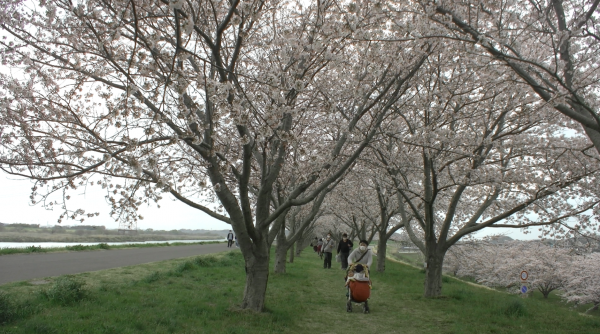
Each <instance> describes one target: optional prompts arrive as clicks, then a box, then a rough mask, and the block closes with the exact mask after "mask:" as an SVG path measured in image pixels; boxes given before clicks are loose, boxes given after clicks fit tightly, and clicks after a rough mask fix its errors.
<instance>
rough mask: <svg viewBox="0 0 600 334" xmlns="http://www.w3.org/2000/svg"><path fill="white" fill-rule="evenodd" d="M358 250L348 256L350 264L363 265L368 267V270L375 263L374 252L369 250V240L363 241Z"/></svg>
mask: <svg viewBox="0 0 600 334" xmlns="http://www.w3.org/2000/svg"><path fill="white" fill-rule="evenodd" d="M358 245H359V246H358V248H357V249H355V250H354V251H352V253H350V256H348V263H349V264H353V263H362V264H364V265H366V266H367V268H371V264H372V263H373V251H372V250H370V249H369V248H368V246H369V242H368V241H367V240H361V241H360V243H359V244H358Z"/></svg>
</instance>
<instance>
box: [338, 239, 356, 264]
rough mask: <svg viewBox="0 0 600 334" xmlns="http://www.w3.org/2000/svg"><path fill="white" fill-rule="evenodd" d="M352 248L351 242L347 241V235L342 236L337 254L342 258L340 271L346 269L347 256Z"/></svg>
mask: <svg viewBox="0 0 600 334" xmlns="http://www.w3.org/2000/svg"><path fill="white" fill-rule="evenodd" d="M352 247H354V244H353V243H352V240H349V239H348V234H346V233H344V234H342V241H340V243H339V244H338V248H337V253H338V254H340V256H341V258H342V269H344V270H346V269H348V255H350V251H351V250H352Z"/></svg>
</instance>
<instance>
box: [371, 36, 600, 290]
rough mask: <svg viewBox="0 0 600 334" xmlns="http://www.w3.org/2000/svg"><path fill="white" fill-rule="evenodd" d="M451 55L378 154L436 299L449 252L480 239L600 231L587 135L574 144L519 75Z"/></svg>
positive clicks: (425, 76) (430, 74) (400, 113)
mask: <svg viewBox="0 0 600 334" xmlns="http://www.w3.org/2000/svg"><path fill="white" fill-rule="evenodd" d="M445 46H446V47H445V48H443V49H444V52H440V53H436V55H435V56H431V57H430V58H429V59H428V61H427V63H426V64H425V66H426V69H423V70H422V71H421V72H420V75H419V79H420V80H422V81H419V82H420V83H421V84H416V85H415V86H413V87H414V91H411V92H410V93H407V94H414V95H413V96H414V99H412V100H411V99H404V100H403V101H400V102H401V103H399V104H398V105H397V106H395V114H396V115H397V118H396V119H395V121H394V122H391V121H390V122H386V123H383V124H382V130H381V131H382V133H383V134H384V136H386V137H387V140H393V141H394V143H393V145H388V144H386V145H379V147H378V152H379V158H380V160H381V163H382V164H383V165H384V166H386V170H387V173H388V175H389V177H390V179H391V180H392V181H393V182H394V183H395V185H396V188H397V191H398V196H399V197H400V198H399V203H400V207H401V208H402V207H403V205H402V203H404V205H405V208H406V211H408V212H410V214H411V215H413V216H414V223H411V224H406V225H405V229H406V230H407V233H408V234H409V235H410V236H411V239H412V240H413V242H414V243H415V244H416V245H417V246H418V247H419V248H420V249H421V251H422V252H423V253H424V254H425V257H426V263H427V267H426V271H427V274H426V282H425V296H427V297H435V296H439V295H440V294H441V274H442V267H443V261H444V256H445V254H446V252H447V251H448V249H449V248H450V247H452V245H454V244H456V243H457V242H458V241H459V240H461V238H463V237H465V236H467V235H469V234H471V233H473V232H476V231H479V230H481V229H484V228H489V227H510V228H528V227H532V226H548V229H549V230H550V232H549V233H550V235H551V236H552V235H554V234H561V233H565V232H567V231H568V230H570V228H573V229H575V230H577V229H579V228H580V227H582V228H594V229H595V228H596V227H597V223H596V222H595V221H594V220H593V219H592V220H590V219H589V215H587V214H586V213H587V212H589V211H591V210H596V209H597V207H598V200H597V196H596V195H595V194H596V192H595V189H594V187H595V186H591V185H592V184H594V185H595V184H597V179H596V173H597V170H598V168H597V163H595V161H596V156H593V157H590V156H589V155H590V153H589V152H588V151H587V149H588V148H589V144H588V143H587V140H586V138H584V137H583V136H582V135H581V134H577V135H573V136H565V135H564V131H563V130H564V127H565V126H564V124H569V122H572V121H570V120H569V119H567V118H565V117H563V116H561V115H559V114H556V113H553V112H551V110H549V108H547V106H546V105H545V104H542V103H540V102H539V101H538V100H537V99H535V98H533V97H532V96H531V95H530V94H529V93H528V91H527V90H526V89H524V88H523V86H520V85H519V84H516V83H515V79H517V76H516V74H514V73H513V72H512V71H510V70H507V69H506V68H503V67H501V66H495V65H494V64H490V63H489V62H488V61H487V59H484V58H481V57H477V56H472V55H469V56H467V55H463V54H461V52H459V51H460V50H461V48H462V46H461V45H457V44H455V43H451V42H447V43H446V44H445ZM454 47H457V48H458V49H456V50H455V49H453V48H454ZM572 123H573V122H572ZM385 142H386V140H378V141H377V143H385ZM573 198H577V199H578V200H569V199H573ZM569 217H576V218H577V219H579V220H578V223H577V226H569V225H568V224H567V219H568V218H569ZM574 219H575V218H574ZM568 228H569V229H568Z"/></svg>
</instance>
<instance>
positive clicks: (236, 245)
mask: <svg viewBox="0 0 600 334" xmlns="http://www.w3.org/2000/svg"><path fill="white" fill-rule="evenodd" d="M234 239H235V247H237V248H240V243H239V242H238V239H237V235H236V236H235V237H234Z"/></svg>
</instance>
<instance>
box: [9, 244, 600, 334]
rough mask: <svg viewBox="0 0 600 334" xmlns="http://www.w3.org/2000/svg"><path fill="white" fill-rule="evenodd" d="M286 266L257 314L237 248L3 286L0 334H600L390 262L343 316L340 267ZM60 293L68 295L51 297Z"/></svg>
mask: <svg viewBox="0 0 600 334" xmlns="http://www.w3.org/2000/svg"><path fill="white" fill-rule="evenodd" d="M335 266H337V264H335ZM287 270H288V273H287V274H285V275H275V274H271V275H270V278H269V288H268V291H267V302H266V307H267V310H266V312H264V313H262V314H255V313H252V312H245V311H240V310H239V309H238V307H237V305H238V303H239V302H240V301H241V298H242V293H243V288H244V267H243V260H242V258H241V255H240V253H239V252H238V251H232V252H225V253H220V254H217V255H212V256H201V257H193V258H187V259H180V260H174V261H164V262H157V263H150V264H144V265H139V266H132V267H125V268H116V269H111V270H104V271H98V272H92V273H85V274H80V275H74V276H70V277H68V278H67V279H65V278H64V277H63V278H62V279H60V278H59V279H58V280H57V279H51V281H52V282H51V283H49V284H47V285H42V286H36V285H31V284H30V283H27V282H20V283H12V284H7V285H2V286H0V296H4V297H2V298H0V316H2V312H3V311H2V310H3V307H4V310H6V307H10V310H14V312H12V313H11V314H10V315H9V316H10V317H12V319H13V320H11V321H10V322H8V323H5V324H4V325H2V326H0V333H61V334H62V333H306V332H318V333H347V332H352V331H354V332H355V331H361V332H366V333H600V313H599V312H595V313H594V314H592V315H581V314H580V313H578V312H576V311H574V310H572V309H570V308H569V306H567V305H565V304H562V303H560V302H559V301H557V300H556V298H554V299H551V300H549V301H548V300H542V299H541V297H540V296H539V294H538V296H536V295H535V294H534V296H533V297H530V298H520V297H518V296H512V295H508V294H505V293H501V292H497V291H492V290H488V289H482V288H479V287H474V286H472V285H469V284H467V283H464V282H461V281H458V280H455V279H453V278H445V279H444V281H445V284H444V289H443V294H444V297H443V298H439V299H425V298H423V297H422V293H423V291H422V289H423V279H424V273H422V272H421V271H419V270H418V269H415V268H413V267H409V266H406V265H402V264H399V263H395V262H391V261H388V263H387V265H386V272H385V273H383V274H381V273H373V274H372V279H373V285H374V286H373V291H372V298H371V301H370V307H371V313H370V314H362V313H358V312H356V311H355V313H346V312H345V296H344V288H343V276H344V275H343V272H342V271H341V270H340V269H330V270H325V269H323V268H322V262H321V260H320V259H319V258H318V257H317V256H316V255H314V254H313V253H312V251H310V250H308V249H307V250H306V251H305V252H304V253H303V255H302V256H301V257H297V258H296V260H295V262H294V263H293V264H288V268H287ZM67 281H70V282H75V283H76V282H80V283H83V284H85V285H84V286H83V289H84V290H83V292H85V294H83V295H81V294H79V295H78V294H68V293H67V292H68V291H69V289H71V291H74V290H77V289H75V288H76V287H78V285H77V284H75V285H73V286H69V285H68V284H67V285H65V284H63V283H65V282H67ZM61 282H62V283H61ZM61 284H62V285H61ZM65 286H66V287H67V288H65ZM61 289H62V290H61ZM40 291H45V292H40ZM61 291H62V292H61ZM65 291H67V292H65ZM77 291H80V290H77ZM61 293H63V295H66V296H67V297H68V298H67V297H65V298H63V299H60V298H56V297H57V296H58V297H60V296H62V295H61ZM80 298H81V300H79V301H77V300H78V299H80ZM3 305H4V306H3ZM358 309H359V308H355V310H357V311H358ZM0 319H1V318H0Z"/></svg>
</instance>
